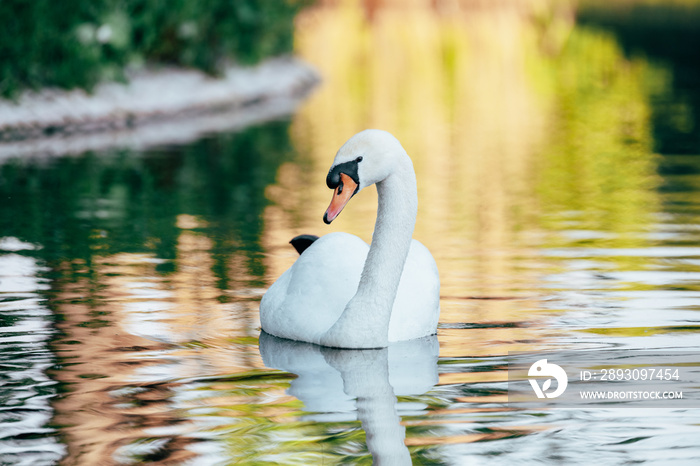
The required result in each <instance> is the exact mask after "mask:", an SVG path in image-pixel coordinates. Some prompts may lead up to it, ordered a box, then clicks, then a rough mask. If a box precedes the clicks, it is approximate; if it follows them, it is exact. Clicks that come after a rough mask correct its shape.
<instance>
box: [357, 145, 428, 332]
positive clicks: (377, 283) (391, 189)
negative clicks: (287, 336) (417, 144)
mask: <svg viewBox="0 0 700 466" xmlns="http://www.w3.org/2000/svg"><path fill="white" fill-rule="evenodd" d="M401 162H402V163H401V164H400V165H399V166H398V167H397V169H396V170H395V171H394V172H393V173H392V174H391V175H389V176H388V177H387V178H385V179H384V180H383V181H380V182H379V183H377V193H378V197H379V207H378V208H377V221H376V223H375V226H374V234H373V235H372V245H371V246H370V248H369V253H368V254H367V260H366V261H365V266H364V269H363V270H362V278H361V279H360V285H359V287H358V289H357V294H356V295H355V297H354V298H353V300H355V299H361V300H363V301H371V302H373V303H374V304H375V306H376V308H377V309H382V311H383V312H382V314H385V315H382V317H383V318H384V320H386V325H387V328H388V324H389V317H391V308H392V306H393V304H394V299H395V298H396V292H397V290H398V287H399V281H400V280H401V273H402V272H403V266H404V264H405V262H406V256H407V255H408V251H409V249H410V247H411V238H412V237H413V229H414V227H415V224H416V212H417V209H418V195H417V190H416V175H415V173H414V171H413V164H412V163H411V160H410V159H409V158H408V156H406V157H402V159H401Z"/></svg>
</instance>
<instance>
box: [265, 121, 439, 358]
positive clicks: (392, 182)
mask: <svg viewBox="0 0 700 466" xmlns="http://www.w3.org/2000/svg"><path fill="white" fill-rule="evenodd" d="M326 184H327V185H328V187H329V188H331V189H334V192H333V198H332V200H331V204H330V205H329V206H328V210H326V213H325V215H324V217H323V220H324V221H325V222H326V223H331V222H332V221H333V220H334V219H335V218H336V217H337V216H338V214H340V212H341V210H342V209H343V207H345V205H346V204H347V203H348V201H349V200H350V199H351V198H352V197H353V196H354V195H355V194H356V193H357V192H359V191H360V190H361V189H364V188H366V187H367V186H370V185H372V184H376V185H377V193H378V195H379V208H378V209H377V221H376V224H375V227H374V235H373V237H372V245H371V247H368V246H367V244H366V243H365V242H364V241H362V240H361V239H360V238H358V237H356V236H353V235H350V234H347V233H330V234H328V235H325V236H323V237H321V238H319V239H318V240H317V241H315V242H314V243H313V244H312V245H311V246H310V247H309V248H308V249H306V250H305V251H304V252H303V254H301V255H300V256H299V258H298V259H297V261H296V262H295V263H294V264H293V265H292V266H291V267H290V268H289V269H288V270H287V271H286V272H285V273H284V274H282V276H281V277H280V278H279V279H278V280H277V281H276V282H275V283H274V284H273V285H272V286H271V287H270V289H269V290H268V291H267V293H265V295H264V296H263V299H262V301H261V302H260V322H261V324H262V329H263V330H264V331H265V332H267V333H269V334H271V335H275V336H277V337H281V338H288V339H291V340H297V341H305V342H309V343H315V344H320V345H323V346H330V347H335V348H382V347H385V346H387V345H388V344H389V342H391V341H402V340H411V339H414V338H420V337H424V336H427V335H433V334H435V333H436V329H437V322H438V317H439V315H440V279H439V276H438V271H437V265H436V264H435V260H434V259H433V256H432V255H431V254H430V252H429V251H428V249H427V248H426V247H425V246H423V245H422V244H421V243H419V242H418V241H416V240H412V239H411V236H412V235H413V228H414V226H415V222H416V213H417V208H418V207H417V206H418V197H417V189H416V176H415V172H414V170H413V163H412V162H411V159H410V158H409V156H408V154H406V151H405V150H404V149H403V147H402V146H401V143H399V141H398V140H397V139H396V138H395V137H393V136H392V135H391V134H389V133H387V132H385V131H380V130H365V131H362V132H360V133H358V134H356V135H354V136H353V137H351V138H350V139H349V140H348V141H347V142H346V143H345V144H344V145H343V146H342V147H341V148H340V150H339V151H338V153H337V154H336V156H335V160H334V161H333V165H332V166H331V169H330V171H329V173H328V177H327V178H326Z"/></svg>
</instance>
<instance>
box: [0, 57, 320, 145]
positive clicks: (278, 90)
mask: <svg viewBox="0 0 700 466" xmlns="http://www.w3.org/2000/svg"><path fill="white" fill-rule="evenodd" d="M318 82H319V77H318V74H317V73H316V71H315V70H314V69H313V68H311V67H310V65H308V64H306V63H305V62H303V61H301V60H298V59H295V58H292V57H278V58H272V59H269V60H266V61H265V62H263V63H261V64H259V65H257V66H254V67H248V68H244V67H233V68H230V69H229V70H227V71H226V73H225V74H224V76H223V77H221V78H218V79H216V78H212V77H210V76H207V75H206V74H204V73H201V72H199V71H196V70H184V69H172V68H169V69H159V70H156V71H141V72H138V73H135V74H134V75H132V76H130V77H129V83H128V84H120V83H104V84H101V85H99V86H98V87H97V88H96V89H95V90H94V92H93V93H92V94H88V93H86V92H85V91H82V90H73V91H64V90H56V89H45V90H41V91H39V92H26V93H24V94H23V95H21V96H20V98H19V99H18V101H17V102H10V101H6V100H0V158H6V157H11V156H20V155H29V154H36V155H39V153H47V152H48V153H52V154H56V153H63V152H75V151H84V150H90V149H98V148H103V147H105V146H109V145H115V144H116V145H122V144H120V141H122V143H127V142H129V143H128V144H126V145H129V146H132V145H134V144H136V145H139V146H142V145H150V144H157V143H158V142H159V141H160V142H169V141H170V140H171V139H172V138H174V139H175V141H173V142H176V141H181V142H184V141H187V140H190V139H192V138H193V137H196V136H197V135H199V134H201V133H202V132H207V131H216V130H224V129H228V128H236V127H239V126H245V125H246V124H251V123H254V122H256V121H264V120H266V119H269V118H276V117H280V116H282V115H284V114H288V113H290V112H292V111H293V110H294V108H295V107H296V105H298V103H299V102H301V101H302V100H303V99H304V98H305V97H306V96H307V95H308V93H309V92H310V91H311V89H313V87H314V86H315V85H316V84H317V83H318ZM243 109H245V110H244V111H243ZM108 133H111V134H108ZM81 141H82V142H81Z"/></svg>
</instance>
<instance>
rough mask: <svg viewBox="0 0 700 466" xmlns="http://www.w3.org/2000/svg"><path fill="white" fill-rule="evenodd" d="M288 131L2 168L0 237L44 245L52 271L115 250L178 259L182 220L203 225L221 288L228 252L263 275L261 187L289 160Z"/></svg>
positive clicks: (280, 127)
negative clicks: (195, 219)
mask: <svg viewBox="0 0 700 466" xmlns="http://www.w3.org/2000/svg"><path fill="white" fill-rule="evenodd" d="M287 127H288V122H276V123H270V124H267V125H264V126H260V127H255V128H251V129H248V130H245V131H243V132H241V133H236V134H222V135H217V136H212V137H209V138H206V139H202V140H199V141H196V142H194V143H192V144H190V145H188V146H184V147H162V148H158V149H155V150H152V151H149V152H147V153H140V152H136V151H133V150H128V149H124V150H113V151H110V152H108V153H99V154H98V153H86V154H83V155H81V156H78V157H60V158H55V159H45V160H37V161H33V160H31V159H30V160H17V159H14V160H10V161H8V162H6V163H4V164H3V165H1V166H0V179H1V180H2V183H0V198H2V199H5V200H6V201H5V202H2V203H0V231H2V232H3V235H4V236H15V237H18V238H23V239H24V241H29V242H32V243H36V244H39V245H41V246H42V247H43V248H42V249H41V250H40V252H39V253H38V254H39V255H40V256H41V257H42V258H43V259H45V260H46V261H47V262H48V263H49V264H50V265H51V266H56V265H58V263H60V262H72V261H74V260H75V259H80V260H82V261H84V263H85V264H88V265H89V264H91V263H92V259H93V256H95V255H99V256H110V255H114V254H117V253H121V252H148V253H153V254H154V255H155V257H158V258H161V259H175V257H176V246H177V238H178V235H179V232H180V229H179V228H178V227H177V217H178V216H179V215H182V214H187V215H192V216H196V217H198V218H200V219H201V220H202V221H203V223H204V224H206V225H208V227H207V228H208V230H207V234H208V235H209V236H210V237H211V238H212V239H213V240H214V245H213V251H212V252H213V253H214V256H215V257H216V258H217V262H216V266H215V268H216V270H215V273H216V275H217V277H219V278H220V279H221V280H222V281H221V283H220V286H221V288H222V289H225V288H226V286H227V284H226V275H227V266H226V264H227V258H228V257H230V255H231V253H232V252H233V251H238V252H240V253H243V254H244V255H245V256H246V257H247V258H248V260H247V263H246V265H247V267H248V269H249V272H250V274H251V275H253V276H255V277H261V276H262V275H263V272H264V270H263V267H264V265H263V263H262V261H261V260H260V256H261V254H262V246H261V244H260V235H261V233H262V229H263V224H262V220H261V213H262V210H263V209H264V207H265V206H266V205H267V203H268V201H267V200H266V198H265V193H264V190H265V187H266V186H268V185H269V184H270V183H272V182H273V181H274V179H275V176H276V173H277V169H278V167H279V165H280V163H282V161H284V160H288V159H290V158H291V157H293V149H292V146H291V144H290V142H289V138H288V135H287ZM176 266H177V263H176V262H172V261H170V262H166V263H164V264H162V265H160V266H159V270H160V271H161V272H164V273H167V272H170V271H173V268H174V267H176ZM257 284H258V285H261V284H262V283H261V282H258V283H257Z"/></svg>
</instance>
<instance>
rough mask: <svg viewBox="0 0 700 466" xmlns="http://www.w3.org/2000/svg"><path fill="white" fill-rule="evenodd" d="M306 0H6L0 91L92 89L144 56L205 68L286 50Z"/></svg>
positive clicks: (0, 12) (1, 5)
mask: <svg viewBox="0 0 700 466" xmlns="http://www.w3.org/2000/svg"><path fill="white" fill-rule="evenodd" d="M309 3H310V0H235V1H230V0H209V1H205V2H197V1H194V0H170V1H167V2H166V1H162V0H94V1H90V2H84V1H79V0H65V1H60V2H54V1H48V0H35V1H31V2H29V1H26V0H4V1H2V2H0V18H3V27H2V28H0V96H5V97H8V96H13V95H15V94H16V93H17V92H18V91H19V90H21V89H22V88H25V87H32V88H37V87H40V86H46V85H55V86H60V87H65V88H73V87H84V88H87V89H90V88H91V87H92V86H94V85H95V84H96V83H97V82H98V81H99V80H101V79H123V78H124V69H125V67H126V66H127V65H130V64H136V65H138V64H141V63H144V62H145V61H148V62H157V63H165V64H176V65H182V66H189V67H196V68H199V69H202V70H204V71H206V72H208V73H213V74H215V73H217V72H219V71H221V68H222V66H223V65H225V64H227V63H231V62H238V63H245V64H249V63H254V62H256V61H258V60H260V59H261V58H263V57H266V56H270V55H275V54H281V53H287V52H290V51H291V50H292V45H293V30H294V24H293V19H294V16H295V15H296V13H297V12H298V11H299V10H300V9H301V8H302V7H303V6H305V5H307V4H309Z"/></svg>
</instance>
